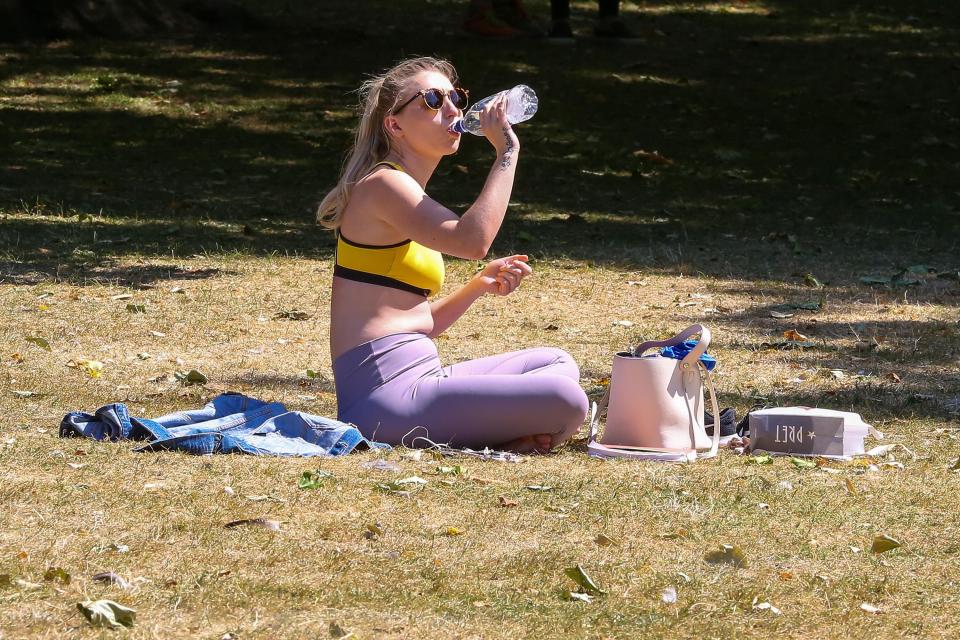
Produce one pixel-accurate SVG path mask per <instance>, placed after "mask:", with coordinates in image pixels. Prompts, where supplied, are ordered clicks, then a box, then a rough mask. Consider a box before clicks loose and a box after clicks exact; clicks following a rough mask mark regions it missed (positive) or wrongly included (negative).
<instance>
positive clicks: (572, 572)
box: [564, 564, 606, 596]
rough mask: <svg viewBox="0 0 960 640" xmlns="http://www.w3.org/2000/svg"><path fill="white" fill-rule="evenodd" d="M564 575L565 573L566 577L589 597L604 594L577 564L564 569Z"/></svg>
mask: <svg viewBox="0 0 960 640" xmlns="http://www.w3.org/2000/svg"><path fill="white" fill-rule="evenodd" d="M564 573H566V574H567V577H569V578H570V579H571V580H573V581H574V582H576V583H577V584H578V585H580V587H581V588H582V589H583V590H584V591H586V592H587V593H588V594H590V595H593V596H595V595H600V594H603V593H606V592H605V591H604V590H603V589H601V588H600V587H598V586H597V583H595V582H594V581H593V579H592V578H590V576H588V575H587V572H586V571H584V569H583V567H582V566H581V565H579V564H578V565H576V566H573V567H568V568H566V569H564Z"/></svg>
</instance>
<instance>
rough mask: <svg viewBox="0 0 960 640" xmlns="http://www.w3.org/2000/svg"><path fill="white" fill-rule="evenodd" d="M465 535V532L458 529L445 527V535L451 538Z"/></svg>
mask: <svg viewBox="0 0 960 640" xmlns="http://www.w3.org/2000/svg"><path fill="white" fill-rule="evenodd" d="M465 533H466V531H464V530H463V529H460V528H459V527H447V530H446V531H445V535H448V536H451V537H453V536H462V535H463V534H465Z"/></svg>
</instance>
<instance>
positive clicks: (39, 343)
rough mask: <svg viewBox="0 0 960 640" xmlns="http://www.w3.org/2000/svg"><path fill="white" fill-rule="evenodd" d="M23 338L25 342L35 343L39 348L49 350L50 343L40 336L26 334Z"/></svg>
mask: <svg viewBox="0 0 960 640" xmlns="http://www.w3.org/2000/svg"><path fill="white" fill-rule="evenodd" d="M24 339H25V340H26V341H27V342H30V343H32V344H35V345H37V346H38V347H40V348H41V349H43V350H44V351H51V349H50V343H49V342H47V341H46V340H45V339H44V338H41V337H40V336H27V337H26V338H24Z"/></svg>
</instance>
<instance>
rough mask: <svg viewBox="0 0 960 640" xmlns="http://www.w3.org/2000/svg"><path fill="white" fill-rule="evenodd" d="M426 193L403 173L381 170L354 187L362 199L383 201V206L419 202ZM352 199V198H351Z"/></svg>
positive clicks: (355, 193) (355, 192) (356, 193)
mask: <svg viewBox="0 0 960 640" xmlns="http://www.w3.org/2000/svg"><path fill="white" fill-rule="evenodd" d="M423 194H424V191H423V189H422V188H421V187H420V185H419V184H418V183H417V181H416V180H414V179H413V178H411V177H410V176H409V175H408V174H406V173H404V172H403V171H397V170H395V169H380V170H379V171H374V172H373V173H371V174H370V175H368V176H366V177H364V178H363V179H361V180H360V181H359V182H357V186H356V187H354V195H356V196H358V197H361V198H365V199H366V198H370V199H373V200H381V201H382V204H384V205H386V206H390V205H391V204H394V203H396V204H401V203H404V202H410V201H417V200H420V199H421V198H422V197H423ZM351 197H352V196H351Z"/></svg>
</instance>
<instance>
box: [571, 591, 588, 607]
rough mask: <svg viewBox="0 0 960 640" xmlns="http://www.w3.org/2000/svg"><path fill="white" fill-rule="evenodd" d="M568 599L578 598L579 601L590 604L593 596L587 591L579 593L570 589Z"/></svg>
mask: <svg viewBox="0 0 960 640" xmlns="http://www.w3.org/2000/svg"><path fill="white" fill-rule="evenodd" d="M570 599H571V600H579V601H580V602H586V603H587V604H590V603H591V602H593V596H591V595H590V594H588V593H580V592H579V591H571V592H570Z"/></svg>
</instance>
